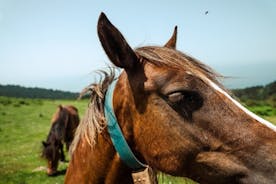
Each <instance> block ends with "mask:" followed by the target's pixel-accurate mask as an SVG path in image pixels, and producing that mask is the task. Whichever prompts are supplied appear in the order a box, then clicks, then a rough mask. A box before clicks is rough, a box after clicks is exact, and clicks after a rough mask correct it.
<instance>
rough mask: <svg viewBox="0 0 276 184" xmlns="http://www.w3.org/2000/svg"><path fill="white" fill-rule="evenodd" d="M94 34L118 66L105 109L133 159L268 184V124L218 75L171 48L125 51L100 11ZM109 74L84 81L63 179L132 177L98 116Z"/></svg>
mask: <svg viewBox="0 0 276 184" xmlns="http://www.w3.org/2000/svg"><path fill="white" fill-rule="evenodd" d="M98 34H99V38H100V41H101V43H102V46H103V48H104V50H105V52H106V54H107V55H108V57H109V59H110V60H111V62H112V63H113V64H114V65H116V66H117V67H120V68H123V69H124V70H123V71H122V73H121V74H120V76H119V77H118V80H117V82H116V86H115V89H114V93H113V109H114V112H115V115H116V118H117V120H118V123H119V125H120V127H121V129H122V132H123V135H124V137H125V139H126V140H127V143H128V145H129V146H130V148H131V150H132V151H133V152H134V154H135V155H136V157H137V158H138V159H139V160H140V161H141V162H143V163H144V164H147V165H149V166H150V167H152V168H153V169H154V170H158V171H161V172H164V173H168V174H171V175H173V176H180V177H189V178H191V179H193V180H195V181H198V182H200V183H248V184H249V183H250V184H254V183H255V184H260V183H263V184H273V183H276V132H275V131H276V128H275V126H274V125H272V124H271V123H269V122H267V121H265V120H263V119H261V118H259V117H258V116H256V115H254V114H253V113H251V112H249V111H248V110H246V109H245V108H244V107H242V106H241V105H240V104H239V103H238V102H237V101H236V100H234V99H233V98H232V97H231V96H230V95H229V94H228V93H227V92H226V91H225V90H224V89H223V87H222V85H220V84H219V82H218V81H217V79H216V78H217V77H218V75H217V74H215V73H214V72H213V71H212V70H211V69H210V68H209V67H207V66H205V65H204V64H202V63H201V62H199V61H198V60H196V59H194V58H192V57H190V56H187V55H185V54H183V53H181V52H179V51H177V50H176V49H175V45H176V30H175V32H174V35H173V36H172V38H171V39H170V40H169V41H168V42H167V43H166V44H165V46H164V47H151V46H149V47H142V48H137V49H136V50H132V48H131V47H130V46H129V45H128V43H127V42H126V40H125V39H124V37H123V36H122V35H121V33H120V32H119V31H118V29H116V28H115V27H114V26H113V25H112V24H111V23H110V22H109V20H108V19H107V18H106V16H105V15H104V14H103V13H102V14H101V15H100V18H99V22H98ZM113 79H114V77H113V75H111V76H106V78H105V79H104V80H103V81H102V82H101V83H100V84H93V85H91V86H90V90H91V93H92V97H91V102H90V106H89V108H88V111H87V116H86V119H85V120H84V121H83V122H82V123H81V124H80V126H79V127H78V129H77V134H76V137H75V139H74V142H73V144H74V146H72V148H73V150H72V159H71V161H70V164H69V167H68V169H67V173H66V178H65V183H67V184H68V183H86V184H87V183H93V184H97V183H106V184H112V183H120V184H123V183H133V181H132V178H131V172H132V169H130V168H129V167H128V166H127V165H126V164H125V163H123V162H122V160H121V159H120V157H119V155H118V153H117V152H116V151H115V149H114V146H113V145H112V142H111V140H110V136H109V133H108V131H107V129H106V120H105V118H104V112H103V109H104V105H103V103H104V101H105V93H106V90H107V88H108V86H109V84H110V83H111V82H112V81H113Z"/></svg>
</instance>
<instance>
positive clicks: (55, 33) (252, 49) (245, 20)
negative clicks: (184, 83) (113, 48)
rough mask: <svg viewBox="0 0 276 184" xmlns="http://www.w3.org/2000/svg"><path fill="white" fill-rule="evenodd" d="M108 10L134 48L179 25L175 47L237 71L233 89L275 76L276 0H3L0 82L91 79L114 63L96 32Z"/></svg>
mask: <svg viewBox="0 0 276 184" xmlns="http://www.w3.org/2000/svg"><path fill="white" fill-rule="evenodd" d="M102 11H103V12H105V13H106V15H107V16H108V17H109V19H110V20H111V21H112V22H113V24H115V25H116V26H117V27H118V28H119V29H120V30H121V32H122V33H123V34H124V36H125V38H126V39H127V40H128V42H129V43H130V45H131V46H132V47H134V48H135V47H139V46H144V45H163V44H164V43H165V42H166V41H167V39H168V38H169V37H170V35H171V34H172V31H173V27H174V26H175V25H178V43H177V48H178V49H179V50H181V51H183V52H185V53H187V54H190V55H192V56H194V57H196V58H198V59H200V60H201V61H202V62H204V63H206V64H208V65H210V66H211V67H212V68H214V69H215V70H216V71H218V72H220V73H222V74H223V75H226V76H232V77H235V78H233V79H227V80H226V81H225V83H226V85H227V86H228V87H230V88H236V87H245V86H252V85H257V84H266V83H269V82H272V81H274V80H276V1H275V0H231V1H230V0H229V1H221V0H213V1H208V0H190V1H186V0H158V1H157V0H151V1H150V0H139V1H127V0H116V1H111V0H109V1H108V0H105V1H104V0H101V1H100V0H98V1H96V0H90V1H89V0H87V1H83V0H78V1H76V0H75V1H72V0H24V1H23V0H0V84H19V85H24V86H29V87H35V86H36V87H45V88H53V89H62V90H70V91H80V90H81V89H82V88H83V87H85V86H86V85H88V84H89V83H90V82H93V81H94V78H95V74H93V71H95V70H97V69H103V68H105V66H106V64H107V63H109V61H108V59H107V57H106V56H105V53H104V52H103V49H102V48H101V45H100V42H99V41H98V37H97V33H96V25H97V19H98V16H99V14H100V12H102ZM205 11H209V14H207V15H205Z"/></svg>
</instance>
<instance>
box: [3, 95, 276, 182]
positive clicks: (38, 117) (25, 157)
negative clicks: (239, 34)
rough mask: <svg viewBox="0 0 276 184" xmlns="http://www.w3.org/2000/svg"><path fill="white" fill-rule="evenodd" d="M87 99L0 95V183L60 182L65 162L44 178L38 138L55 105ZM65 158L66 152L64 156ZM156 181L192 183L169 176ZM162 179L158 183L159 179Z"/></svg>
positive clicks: (268, 109)
mask: <svg viewBox="0 0 276 184" xmlns="http://www.w3.org/2000/svg"><path fill="white" fill-rule="evenodd" d="M87 103H88V100H87V99H84V100H41V99H24V98H11V97H1V96H0V184H37V183H41V184H61V183H63V182H64V174H65V171H66V167H67V165H68V163H66V162H65V163H61V164H60V165H59V168H58V169H59V171H61V172H60V175H58V176H56V177H48V176H47V175H46V173H45V170H44V169H45V167H46V161H45V160H43V159H42V158H41V157H40V152H41V149H42V144H41V141H42V140H45V139H46V136H47V134H48V131H49V128H50V120H51V117H52V115H53V113H54V112H55V110H56V108H57V106H58V105H59V104H63V105H66V104H71V105H74V106H76V107H77V108H78V109H79V112H80V117H82V115H83V114H84V112H85V109H86V107H87ZM250 109H251V110H252V111H254V112H256V113H258V114H260V115H262V116H263V117H264V118H265V119H268V120H269V121H271V122H273V123H275V124H276V108H275V107H272V106H269V105H264V106H261V105H257V106H256V105H255V106H252V107H250ZM66 159H67V160H68V159H69V158H68V155H67V156H66ZM159 180H160V183H164V184H169V183H171V184H172V183H176V184H180V183H181V184H185V183H187V184H192V183H194V182H192V181H189V180H183V179H178V178H172V177H170V176H163V175H161V176H159ZM161 181H162V182H161Z"/></svg>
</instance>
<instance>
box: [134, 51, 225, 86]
mask: <svg viewBox="0 0 276 184" xmlns="http://www.w3.org/2000/svg"><path fill="white" fill-rule="evenodd" d="M135 51H136V53H137V54H138V55H139V56H140V57H141V58H143V59H146V60H147V61H148V62H151V63H153V64H155V65H159V66H160V65H165V66H168V67H172V68H176V69H179V70H181V71H186V72H188V73H189V74H191V75H194V76H202V77H206V78H208V79H209V80H210V81H212V82H214V83H215V84H217V85H218V86H219V87H221V88H222V89H224V90H225V91H227V90H226V89H225V88H224V86H223V85H222V84H221V83H220V82H219V81H218V78H223V76H222V75H220V74H219V73H217V72H215V71H214V70H213V69H212V68H210V67H209V66H207V65H205V64H203V63H202V62H200V61H199V60H197V59H195V58H193V57H191V56H189V55H187V54H184V53H182V52H180V51H178V50H175V49H170V48H167V47H155V46H149V47H140V48H137V49H136V50H135Z"/></svg>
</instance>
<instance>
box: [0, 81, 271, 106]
mask: <svg viewBox="0 0 276 184" xmlns="http://www.w3.org/2000/svg"><path fill="white" fill-rule="evenodd" d="M232 92H233V94H234V95H235V96H236V97H238V98H239V99H241V101H248V100H257V101H266V100H269V101H273V102H276V81H274V82H272V83H269V84H267V85H265V86H254V87H249V88H244V89H234V90H232ZM0 96H8V97H18V98H42V99H76V98H77V97H78V96H79V93H72V92H67V91H61V90H53V89H44V88H37V87H35V88H29V87H28V88H27V87H22V86H19V85H1V84H0Z"/></svg>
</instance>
